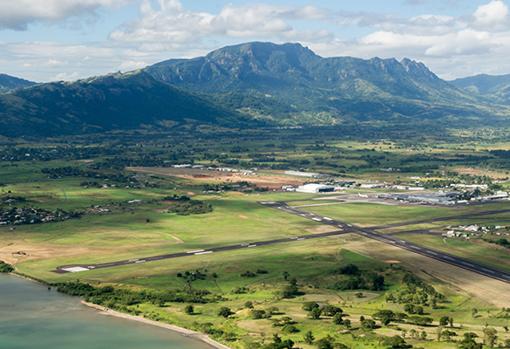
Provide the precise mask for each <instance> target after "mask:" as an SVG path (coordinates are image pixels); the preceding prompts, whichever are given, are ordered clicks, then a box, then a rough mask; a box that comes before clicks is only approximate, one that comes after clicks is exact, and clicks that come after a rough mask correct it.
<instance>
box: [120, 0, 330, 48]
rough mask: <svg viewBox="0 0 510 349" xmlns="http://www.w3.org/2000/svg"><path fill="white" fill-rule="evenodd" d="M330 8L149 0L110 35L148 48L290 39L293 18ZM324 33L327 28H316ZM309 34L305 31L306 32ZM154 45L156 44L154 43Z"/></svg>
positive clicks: (317, 15)
mask: <svg viewBox="0 0 510 349" xmlns="http://www.w3.org/2000/svg"><path fill="white" fill-rule="evenodd" d="M327 17H328V13H327V11H325V10H323V9H320V8H317V7H314V6H303V7H289V6H276V5H270V4H261V3H254V4H250V5H245V6H234V5H231V4H229V5H226V6H224V7H223V8H222V9H221V10H220V11H219V12H218V13H209V12H200V11H190V10H187V9H185V8H184V7H183V6H182V3H181V2H180V1H178V0H159V1H158V5H157V6H156V7H154V6H153V5H152V2H151V1H150V0H143V1H142V3H141V5H140V18H139V19H138V20H136V21H134V22H131V23H128V24H126V25H124V26H122V27H121V28H118V29H117V30H114V31H113V32H112V33H111V35H110V38H111V39H112V40H115V41H119V42H140V43H144V44H145V47H149V48H150V47H152V48H156V49H157V48H160V47H169V48H176V47H181V46H183V45H189V44H190V43H193V44H200V42H201V41H202V40H203V39H206V38H207V39H218V40H220V39H224V38H237V39H239V40H242V39H249V38H262V37H263V38H266V39H275V38H280V39H289V38H291V37H295V36H296V34H297V31H296V29H295V28H294V27H293V25H292V24H291V21H293V20H314V21H316V20H322V19H325V18H327ZM316 33H320V35H321V36H323V35H324V30H320V31H316ZM303 34H304V35H306V31H305V32H304V33H303ZM151 44H155V45H151Z"/></svg>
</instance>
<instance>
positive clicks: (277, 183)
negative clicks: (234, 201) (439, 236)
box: [128, 167, 304, 189]
mask: <svg viewBox="0 0 510 349" xmlns="http://www.w3.org/2000/svg"><path fill="white" fill-rule="evenodd" d="M128 170H130V171H133V172H137V173H144V174H153V175H158V176H168V177H177V178H182V179H186V180H190V181H194V182H203V183H239V182H248V183H251V184H254V185H256V186H258V187H261V188H268V189H280V188H281V187H282V186H283V185H301V184H303V183H304V179H302V178H295V177H290V176H285V175H283V174H279V173H278V172H275V173H274V174H266V173H264V174H257V173H255V174H243V173H239V172H220V171H209V170H206V169H195V168H167V167H130V168H128Z"/></svg>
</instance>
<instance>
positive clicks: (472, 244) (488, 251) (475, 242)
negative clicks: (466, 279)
mask: <svg viewBox="0 0 510 349" xmlns="http://www.w3.org/2000/svg"><path fill="white" fill-rule="evenodd" d="M399 238H402V239H404V240H406V241H410V242H414V243H416V244H418V245H421V246H426V247H430V248H433V249H435V250H437V251H443V252H446V253H449V254H451V255H454V256H458V257H462V258H465V259H468V260H472V261H475V262H477V263H479V264H481V265H487V266H489V267H492V268H495V269H499V270H503V271H510V250H509V249H508V248H505V247H502V246H498V245H496V244H491V243H488V242H485V241H483V240H481V239H471V240H465V239H462V238H444V237H442V236H432V235H422V234H420V235H418V234H401V235H399Z"/></svg>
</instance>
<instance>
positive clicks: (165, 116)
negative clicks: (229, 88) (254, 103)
mask: <svg viewBox="0 0 510 349" xmlns="http://www.w3.org/2000/svg"><path fill="white" fill-rule="evenodd" d="M240 119H242V118H240V116H239V115H238V114H236V113H235V112H231V111H229V110H226V109H223V108H221V107H217V106H215V105H213V104H211V103H210V102H207V101H204V100H203V99H201V98H199V97H196V96H193V95H191V94H189V93H186V92H183V91H180V90H178V89H176V88H174V87H171V86H169V85H167V84H164V83H161V82H158V81H156V80H155V79H154V78H152V77H151V76H150V75H148V74H146V73H143V72H135V73H130V74H112V75H107V76H101V77H96V78H90V79H86V80H79V81H77V82H72V83H69V82H55V83H48V84H41V85H36V86H33V87H29V88H25V89H22V90H17V91H15V92H12V93H9V94H4V95H0V134H3V135H8V136H22V135H33V136H55V135H62V134H76V133H87V132H101V131H107V130H115V129H120V130H122V129H134V128H140V127H145V126H147V127H148V126H154V125H155V126H160V127H163V126H164V127H167V126H169V125H173V124H175V123H183V122H188V121H196V122H201V123H213V124H230V125H236V123H237V122H238V121H239V120H240Z"/></svg>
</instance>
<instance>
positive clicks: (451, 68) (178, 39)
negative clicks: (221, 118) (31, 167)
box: [0, 0, 510, 80]
mask: <svg viewBox="0 0 510 349" xmlns="http://www.w3.org/2000/svg"><path fill="white" fill-rule="evenodd" d="M129 1H133V2H134V1H135V0H46V1H44V5H42V3H43V1H42V0H41V1H39V0H37V1H36V0H33V1H30V0H17V1H14V0H9V1H8V2H7V1H6V0H0V27H1V26H2V25H3V26H4V27H5V26H6V23H7V22H6V21H10V22H11V27H12V26H14V24H12V23H17V24H16V25H17V26H18V28H23V25H24V26H26V25H27V23H31V22H33V21H58V20H61V19H66V18H70V17H72V16H75V17H76V16H79V15H83V14H94V13H96V12H97V11H98V9H100V8H101V7H103V6H117V5H121V4H123V3H125V2H129ZM136 1H137V2H139V16H138V17H137V18H133V19H132V20H130V21H129V22H125V23H124V24H123V25H121V26H119V27H116V28H114V29H113V30H112V31H111V32H110V33H109V36H108V39H106V40H104V41H102V42H89V43H86V44H84V43H79V44H64V43H58V42H24V43H5V42H4V43H2V42H0V63H1V64H2V68H3V69H4V70H6V71H9V72H11V73H13V74H15V75H16V73H19V74H18V75H22V76H25V77H28V78H32V79H35V80H48V79H54V78H64V79H73V78H76V77H80V78H81V77H85V76H88V75H97V74H104V73H108V72H111V71H116V70H122V71H128V70H131V69H139V68H141V67H143V66H146V65H148V64H152V63H156V62H158V61H161V60H164V59H169V58H181V57H184V58H185V57H195V56H200V55H203V54H205V53H207V52H209V51H211V50H212V49H216V48H218V47H221V46H224V45H228V44H236V43H240V42H245V41H252V40H259V41H274V42H289V41H291V42H301V43H302V44H303V45H305V46H308V47H310V48H311V49H313V50H314V51H316V52H317V53H318V54H320V55H322V56H356V57H362V58H371V57H374V56H379V57H396V58H402V57H410V58H413V59H416V60H421V61H423V62H425V63H426V64H427V65H429V66H430V67H431V68H432V69H433V70H434V71H435V72H437V73H439V75H441V76H442V77H447V78H452V77H456V76H462V75H470V74H475V73H480V72H487V73H508V72H510V61H509V60H508V56H509V55H510V24H509V11H508V6H507V4H506V2H505V1H503V0H485V1H486V2H485V3H484V4H482V5H481V6H479V7H478V8H476V9H474V10H472V11H471V12H468V13H464V14H463V15H457V16H453V15H445V14H444V13H448V12H445V11H444V9H445V8H444V7H442V11H441V12H442V13H441V14H437V13H420V7H414V8H413V9H412V13H413V15H412V16H411V15H410V16H404V15H403V14H402V13H400V14H399V13H379V12H377V13H376V12H369V11H357V12H356V11H345V10H343V9H342V8H341V6H339V7H336V8H331V9H328V8H322V7H320V6H319V5H307V6H301V5H292V4H289V5H278V4H281V3H282V2H274V3H271V2H267V0H266V2H265V3H262V2H259V1H253V2H243V3H244V5H239V3H240V2H235V3H234V4H228V5H225V6H223V7H222V8H219V9H218V10H216V11H202V10H196V9H193V10H192V9H190V8H189V7H187V6H186V2H185V1H179V0H136ZM260 1H263V0H260ZM402 1H405V0H402ZM407 1H408V2H415V4H417V3H427V8H429V7H428V4H431V3H435V4H437V3H438V2H440V3H441V5H443V4H445V3H446V4H448V8H449V7H450V6H451V5H452V4H455V3H456V4H457V6H458V5H459V4H462V2H461V1H458V0H444V1H439V0H423V1H413V0H407ZM12 3H16V6H14V5H9V4H12ZM314 3H315V4H317V3H319V2H314ZM20 4H22V5H23V6H22V5H20ZM29 5H31V6H29ZM32 5H33V6H32ZM445 6H446V5H445ZM21 8H26V10H24V11H21V10H20V9H21ZM424 8H425V7H424ZM13 9H16V10H19V13H22V15H16V11H14V10H13ZM9 11H10V12H9ZM7 13H9V14H10V15H7ZM20 18H21V19H20ZM344 35H346V36H345V37H344ZM507 61H508V62H507ZM66 72H68V73H67V74H64V73H66Z"/></svg>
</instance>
